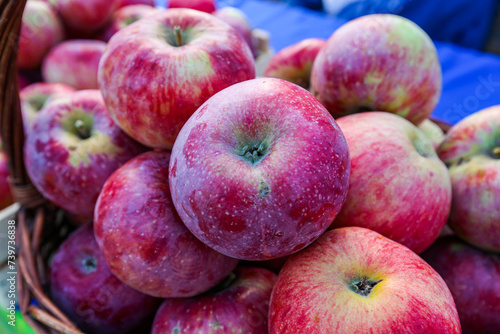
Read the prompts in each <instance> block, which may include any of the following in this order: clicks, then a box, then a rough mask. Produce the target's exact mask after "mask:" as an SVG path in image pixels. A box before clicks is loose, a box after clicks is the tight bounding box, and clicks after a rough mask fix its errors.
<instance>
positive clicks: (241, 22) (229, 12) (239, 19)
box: [212, 6, 257, 58]
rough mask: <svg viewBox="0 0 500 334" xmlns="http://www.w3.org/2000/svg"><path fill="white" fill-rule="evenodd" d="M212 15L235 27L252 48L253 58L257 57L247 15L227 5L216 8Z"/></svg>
mask: <svg viewBox="0 0 500 334" xmlns="http://www.w3.org/2000/svg"><path fill="white" fill-rule="evenodd" d="M212 15H213V16H215V17H216V18H218V19H220V20H222V21H224V22H226V23H227V24H229V25H230V26H231V27H233V28H234V29H236V31H238V32H239V33H240V35H241V36H242V37H243V38H244V39H245V41H246V42H247V44H248V46H249V47H250V49H251V50H252V54H253V56H254V58H256V57H257V50H256V49H255V47H254V43H253V36H252V29H251V28H250V24H249V23H248V18H247V16H246V15H245V13H244V12H243V11H242V10H241V9H238V8H236V7H231V6H227V7H223V8H220V9H217V10H216V11H215V12H213V13H212Z"/></svg>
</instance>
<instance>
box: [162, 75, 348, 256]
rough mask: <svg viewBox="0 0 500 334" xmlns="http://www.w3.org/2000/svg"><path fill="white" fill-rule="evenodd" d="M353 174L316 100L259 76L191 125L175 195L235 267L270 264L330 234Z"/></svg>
mask: <svg viewBox="0 0 500 334" xmlns="http://www.w3.org/2000/svg"><path fill="white" fill-rule="evenodd" d="M254 145H255V146H254ZM245 146H249V147H254V148H257V147H258V146H262V149H261V150H260V151H259V152H260V153H258V151H257V150H256V149H249V150H248V152H247V153H248V154H250V155H252V153H251V152H250V151H251V150H253V154H256V155H257V156H258V158H257V159H256V160H255V161H254V162H252V161H250V160H249V158H246V157H244V156H241V155H240V154H243V155H244V154H245V153H244V152H243V151H245V149H244V147H245ZM207 162H208V163H207ZM349 167H350V163H349V151H348V147H347V143H346V141H345V138H344V135H343V134H342V132H341V131H340V129H339V127H338V126H337V124H336V123H335V120H334V119H333V117H331V115H330V114H329V113H328V111H327V110H326V109H325V108H324V107H323V106H322V105H321V104H320V103H319V102H318V101H317V100H316V99H315V98H314V96H312V95H311V94H310V93H309V92H308V91H306V90H305V89H303V88H301V87H299V86H297V85H294V84H292V83H290V82H287V81H284V80H280V79H273V78H260V79H254V80H250V81H246V82H241V83H239V84H236V85H233V86H231V87H229V88H226V89H225V90H223V91H221V92H219V93H217V94H216V95H214V96H213V97H212V98H210V99H209V100H208V101H207V102H206V103H205V104H203V105H202V106H201V107H200V108H199V109H198V110H197V111H196V112H195V113H194V114H193V116H192V117H191V118H190V119H189V120H188V122H187V123H186V124H185V125H184V127H183V128H182V131H181V132H180V134H179V137H178V138H177V140H176V142H175V145H174V148H173V150H172V157H171V163H170V173H169V179H170V190H171V192H172V199H173V202H174V205H175V207H176V209H177V212H178V213H179V216H180V217H181V219H182V221H183V222H184V224H186V226H187V228H188V229H189V230H190V231H191V232H192V233H193V234H194V235H195V236H196V237H197V238H198V239H200V240H201V241H202V242H204V243H205V244H207V245H208V246H210V247H212V248H213V249H215V250H217V251H219V252H221V253H223V254H226V255H228V256H232V257H235V258H238V259H242V260H268V259H272V258H277V257H282V256H286V255H289V254H291V253H293V252H297V251H299V250H300V249H302V248H304V247H306V246H307V245H309V244H310V243H312V242H313V241H314V240H316V239H317V238H318V237H319V236H320V235H321V234H322V233H323V232H324V231H325V230H326V229H327V228H328V226H329V225H330V223H331V222H332V220H333V219H334V218H335V216H336V215H337V214H338V212H339V211H340V208H341V207H342V204H343V203H344V201H345V198H346V193H347V189H348V184H349Z"/></svg>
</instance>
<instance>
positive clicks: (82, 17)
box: [50, 0, 118, 34]
mask: <svg viewBox="0 0 500 334" xmlns="http://www.w3.org/2000/svg"><path fill="white" fill-rule="evenodd" d="M50 2H51V4H52V5H53V6H54V7H55V8H56V9H57V11H58V13H59V15H60V16H61V17H62V19H63V21H64V23H65V24H66V25H67V26H68V27H69V28H70V29H71V30H73V31H75V32H79V33H84V34H85V33H91V32H95V31H97V30H98V29H100V28H102V27H103V26H104V25H105V24H106V22H108V20H109V19H110V18H111V14H112V13H113V11H114V10H115V9H116V8H117V2H118V1H117V0H50Z"/></svg>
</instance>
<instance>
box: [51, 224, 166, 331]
mask: <svg viewBox="0 0 500 334" xmlns="http://www.w3.org/2000/svg"><path fill="white" fill-rule="evenodd" d="M88 258H92V259H94V260H95V262H96V264H97V267H96V269H95V271H91V272H88V271H87V270H86V269H85V266H84V265H83V262H84V261H85V260H86V259H88ZM50 294H51V298H52V300H53V301H54V303H55V304H56V305H57V306H58V307H60V309H61V310H62V311H63V312H64V313H66V315H67V316H68V317H69V318H70V319H72V320H73V321H74V322H75V323H76V324H77V326H78V327H79V328H80V329H81V330H83V331H85V332H86V333H87V332H88V333H95V334H107V333H109V334H114V333H124V334H125V333H144V329H145V328H147V327H148V326H150V325H151V323H152V320H153V317H154V314H155V312H156V310H157V309H158V307H159V306H160V304H161V300H160V299H157V298H154V297H151V296H148V295H145V294H143V293H140V292H139V291H137V290H134V289H132V288H131V287H129V286H127V285H125V284H124V283H122V282H121V281H120V280H119V279H118V278H117V277H116V276H114V275H113V274H112V273H111V270H110V269H109V267H108V265H107V264H106V261H105V260H104V257H103V256H102V254H101V252H100V251H99V247H98V246H97V242H96V240H95V238H94V231H93V229H92V224H86V225H84V226H81V227H80V228H79V229H78V230H76V231H75V232H74V233H73V234H71V235H70V236H69V238H68V239H67V240H65V241H64V243H63V244H62V245H61V247H60V248H59V249H58V250H57V252H56V253H55V255H54V258H53V260H52V262H51V264H50ZM141 329H142V331H141Z"/></svg>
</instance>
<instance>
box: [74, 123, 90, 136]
mask: <svg viewBox="0 0 500 334" xmlns="http://www.w3.org/2000/svg"><path fill="white" fill-rule="evenodd" d="M75 129H76V131H77V133H78V137H79V138H80V139H82V140H85V139H88V138H90V131H88V130H87V128H86V127H85V123H84V122H83V121H82V120H81V119H77V120H76V121H75Z"/></svg>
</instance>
